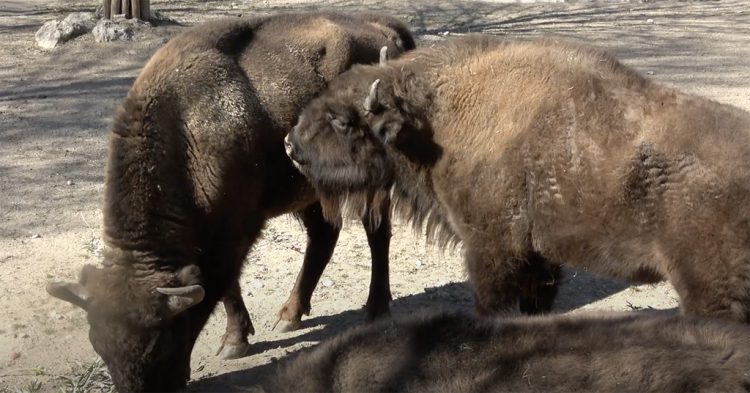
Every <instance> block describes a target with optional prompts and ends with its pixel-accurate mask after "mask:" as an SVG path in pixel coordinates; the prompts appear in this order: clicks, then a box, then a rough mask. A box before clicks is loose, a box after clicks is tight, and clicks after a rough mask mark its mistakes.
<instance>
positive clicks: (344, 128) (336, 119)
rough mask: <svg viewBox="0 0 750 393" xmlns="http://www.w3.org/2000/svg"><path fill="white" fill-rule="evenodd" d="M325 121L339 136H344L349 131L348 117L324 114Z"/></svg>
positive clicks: (330, 113)
mask: <svg viewBox="0 0 750 393" xmlns="http://www.w3.org/2000/svg"><path fill="white" fill-rule="evenodd" d="M326 121H327V122H328V123H329V124H331V127H333V129H334V131H336V133H337V134H339V135H346V134H347V133H348V131H349V117H348V116H346V115H342V114H339V113H332V112H328V113H326Z"/></svg>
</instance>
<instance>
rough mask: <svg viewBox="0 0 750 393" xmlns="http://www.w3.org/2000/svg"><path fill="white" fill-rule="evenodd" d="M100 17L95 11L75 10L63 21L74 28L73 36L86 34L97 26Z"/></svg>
mask: <svg viewBox="0 0 750 393" xmlns="http://www.w3.org/2000/svg"><path fill="white" fill-rule="evenodd" d="M98 19H99V18H97V17H96V15H95V14H94V13H93V12H73V13H71V14H70V15H68V16H67V17H66V18H65V19H64V20H63V22H65V23H67V24H69V25H70V26H71V27H72V28H73V38H75V37H78V36H81V35H84V34H86V33H88V32H90V31H91V29H93V28H94V26H96V21H97V20H98Z"/></svg>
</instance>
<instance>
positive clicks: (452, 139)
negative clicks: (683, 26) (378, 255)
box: [285, 35, 750, 322]
mask: <svg viewBox="0 0 750 393" xmlns="http://www.w3.org/2000/svg"><path fill="white" fill-rule="evenodd" d="M285 144H286V148H287V154H288V155H289V156H290V157H291V158H292V160H293V161H294V162H295V165H296V166H297V167H298V169H300V170H301V171H302V172H303V173H304V174H305V175H306V176H307V177H308V178H309V179H311V181H312V183H313V184H314V186H315V187H316V188H317V192H318V195H319V196H320V198H321V203H322V204H323V207H324V209H325V210H326V211H325V212H324V214H326V215H327V216H329V217H330V216H331V215H334V216H335V215H336V214H338V211H339V208H340V206H341V205H342V204H341V201H346V202H347V206H348V208H349V209H350V210H351V211H354V212H356V213H359V212H361V211H363V210H365V206H363V203H362V202H363V201H366V200H368V199H370V198H371V196H372V195H379V194H388V193H390V195H391V196H392V198H393V199H392V203H393V204H394V206H395V209H397V210H396V211H397V212H401V213H403V214H405V215H406V216H407V217H408V218H410V219H411V220H413V221H414V223H415V224H416V225H417V226H420V225H423V224H424V225H426V227H427V230H428V232H429V233H430V234H431V235H432V236H433V237H434V238H436V239H437V240H438V242H439V244H446V243H447V244H450V243H451V242H452V241H460V242H461V243H462V245H463V247H464V252H465V260H466V263H467V265H468V272H469V279H470V282H471V284H472V287H473V292H474V297H475V310H476V311H477V312H478V313H479V314H482V315H487V314H493V313H498V312H500V313H502V312H507V311H510V310H513V309H514V308H516V307H518V299H519V293H520V292H521V285H520V283H519V281H521V279H522V276H523V275H524V271H525V270H527V271H528V270H531V271H532V272H533V271H539V272H544V271H545V270H547V269H548V268H549V267H553V266H554V265H556V264H558V263H564V264H570V265H572V266H578V267H587V268H588V269H590V270H591V271H593V272H596V273H599V274H603V275H608V276H612V277H617V278H622V279H631V280H638V281H641V282H647V283H654V282H658V281H661V280H664V279H668V280H669V281H670V282H671V283H672V285H674V287H675V288H676V290H677V292H678V294H679V296H680V299H681V305H682V308H681V311H682V312H683V313H687V314H692V315H702V316H710V317H718V318H728V319H730V320H735V321H742V322H750V165H749V164H750V114H749V113H748V112H745V111H743V110H740V109H738V108H735V107H732V106H730V105H725V104H721V103H717V102H714V101H711V100H708V99H706V98H701V97H697V96H694V95H688V94H684V93H680V92H678V91H676V90H674V89H670V88H667V87H664V86H661V85H659V84H657V83H654V82H652V81H650V80H648V79H646V78H644V77H642V76H640V75H639V74H637V73H636V72H635V71H633V70H632V69H630V68H628V67H626V66H624V65H622V64H620V63H619V62H618V61H617V60H616V59H615V58H613V57H612V56H610V55H608V54H606V53H603V52H601V51H598V50H595V49H593V48H591V47H588V46H583V45H580V44H575V43H570V42H561V41H558V40H554V39H545V40H538V41H513V40H508V39H503V38H500V37H492V36H482V35H477V36H467V37H462V38H456V39H453V40H450V41H449V42H448V43H446V44H445V45H440V46H435V47H432V48H421V49H419V50H416V51H412V52H409V53H407V54H406V55H404V56H403V57H402V58H399V59H396V60H393V61H389V62H387V63H386V65H380V66H379V65H371V66H355V67H352V69H351V70H349V71H347V72H345V73H343V74H342V75H340V76H339V77H337V78H336V79H334V80H333V81H332V82H331V84H330V85H329V88H328V89H327V90H326V91H325V92H324V93H322V94H321V95H320V97H319V98H316V99H315V100H313V101H312V102H311V103H310V104H309V106H308V107H307V108H306V109H305V110H304V111H303V113H302V114H301V115H300V119H299V122H298V124H297V125H296V126H295V128H294V129H293V131H291V133H290V134H289V135H288V136H287V138H285ZM371 210H372V209H370V211H369V213H370V214H377V213H378V212H373V211H371ZM383 212H384V211H383ZM552 285H556V283H552ZM548 294H549V291H548Z"/></svg>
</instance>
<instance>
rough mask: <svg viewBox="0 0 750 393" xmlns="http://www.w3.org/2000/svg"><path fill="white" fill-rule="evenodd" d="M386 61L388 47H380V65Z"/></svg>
mask: <svg viewBox="0 0 750 393" xmlns="http://www.w3.org/2000/svg"><path fill="white" fill-rule="evenodd" d="M386 61H388V47H387V46H384V47H382V48H380V65H385V62H386Z"/></svg>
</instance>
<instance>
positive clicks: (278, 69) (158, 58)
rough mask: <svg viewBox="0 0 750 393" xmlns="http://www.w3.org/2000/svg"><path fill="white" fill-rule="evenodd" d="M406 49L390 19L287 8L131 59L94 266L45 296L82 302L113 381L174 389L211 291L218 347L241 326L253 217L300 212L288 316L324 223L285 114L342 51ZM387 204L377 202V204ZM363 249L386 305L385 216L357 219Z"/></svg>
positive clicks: (368, 57) (313, 271) (306, 293)
mask: <svg viewBox="0 0 750 393" xmlns="http://www.w3.org/2000/svg"><path fill="white" fill-rule="evenodd" d="M384 46H387V48H388V49H387V51H388V52H390V53H389V55H391V56H398V55H399V54H400V53H402V52H404V51H406V50H410V49H413V48H414V47H415V44H414V39H413V37H412V35H411V33H410V32H409V30H408V28H407V27H406V26H405V25H404V24H403V23H401V22H400V21H398V20H397V19H395V18H392V17H389V16H384V15H375V14H360V15H344V14H339V13H307V14H286V15H279V16H274V17H266V18H257V19H251V20H242V19H233V20H221V21H214V22H209V23H205V24H203V25H201V26H198V27H195V28H192V29H190V30H189V31H186V32H184V33H182V34H180V35H179V36H177V37H175V38H174V39H173V40H172V41H171V42H170V43H168V44H167V45H165V46H164V47H163V48H161V49H160V50H159V51H158V52H157V53H156V54H155V55H154V56H153V58H152V59H151V60H150V61H149V62H148V64H147V65H146V66H145V68H144V70H143V71H142V72H141V74H140V76H139V77H138V79H137V80H136V81H135V83H134V85H133V86H132V88H131V89H130V91H129V92H128V95H127V97H126V98H125V100H124V102H123V103H122V106H121V108H120V110H119V111H118V113H117V114H116V116H115V119H114V125H113V126H112V132H111V135H110V156H109V164H108V168H107V175H106V191H105V202H104V241H105V242H106V244H107V245H108V246H109V251H108V252H107V253H106V254H105V258H104V263H103V264H104V267H103V268H95V267H94V266H90V265H89V266H86V267H84V268H83V270H82V271H81V275H80V280H79V282H78V283H51V284H49V285H48V287H47V290H48V292H49V293H50V294H51V295H53V296H55V297H58V298H60V299H63V300H66V301H69V302H71V303H74V304H76V305H78V306H80V307H82V308H83V309H85V310H86V311H87V312H88V313H87V314H88V321H89V324H90V333H89V338H90V340H91V343H92V345H93V347H94V349H95V350H96V352H97V353H99V354H100V355H101V357H102V358H103V360H104V362H105V363H106V365H107V366H108V368H109V370H110V372H111V375H112V378H113V379H114V381H115V384H116V386H117V389H118V390H119V391H120V392H121V393H125V392H135V391H172V390H176V389H179V388H181V387H184V386H185V384H186V382H187V380H188V379H189V374H190V353H191V351H192V347H193V345H194V343H195V341H196V338H197V337H198V334H199V333H200V331H201V330H202V328H203V326H204V324H205V322H206V320H207V319H208V317H209V316H210V314H211V313H212V312H213V310H214V307H215V306H216V304H217V302H219V301H222V302H223V303H224V307H225V308H226V311H227V331H226V334H225V335H224V337H223V338H222V352H221V356H222V357H223V358H235V357H239V356H243V355H244V354H245V352H246V351H247V348H248V346H249V345H248V340H247V336H248V335H249V334H253V333H254V329H253V325H252V323H251V321H250V316H249V315H248V312H247V310H246V308H245V305H244V303H243V301H242V297H241V294H240V285H239V282H238V278H239V275H240V271H241V267H242V262H243V260H244V258H245V256H246V254H247V252H248V250H249V248H250V247H251V246H252V244H253V242H254V241H255V239H256V237H257V236H258V235H259V233H260V231H261V228H262V226H263V225H264V222H265V221H266V220H267V219H269V218H272V217H275V216H279V215H281V214H284V213H289V212H294V213H296V214H298V216H299V217H300V219H301V221H302V222H303V223H304V226H305V227H306V230H307V234H308V244H307V249H306V251H305V258H304V262H303V266H302V270H301V271H300V273H299V275H298V277H297V282H296V284H295V286H294V289H293V290H292V292H291V295H290V297H289V299H288V300H287V302H286V303H285V304H284V306H283V308H282V310H281V311H280V313H279V319H280V321H281V323H280V325H282V327H283V328H284V329H289V328H294V327H295V326H296V325H298V324H299V321H300V318H301V315H302V314H303V313H306V314H308V313H309V310H310V297H311V294H312V292H313V289H314V288H315V286H316V284H317V282H318V279H319V278H320V275H321V273H322V272H323V269H324V268H325V266H326V264H327V263H328V261H329V259H330V257H331V254H332V252H333V248H334V246H335V243H336V240H337V238H338V234H339V232H338V230H337V229H336V228H334V227H332V226H331V225H330V224H328V223H327V222H326V221H325V220H324V219H323V217H322V213H321V207H320V204H319V203H318V202H317V198H316V196H315V192H314V189H313V188H312V187H311V186H310V185H309V184H308V183H307V181H306V179H305V178H304V176H302V175H301V174H299V172H298V171H297V170H296V169H295V168H294V167H293V166H292V165H291V162H290V161H289V159H288V158H287V156H286V155H285V154H284V144H283V138H284V136H285V135H286V133H287V132H288V130H289V129H291V128H292V126H293V125H294V123H295V121H296V120H297V116H298V114H299V111H300V110H301V108H302V107H303V105H304V104H305V103H306V102H307V101H309V100H310V99H311V98H313V97H315V96H316V95H317V94H318V93H319V92H320V91H322V90H323V89H324V88H325V87H326V85H327V83H328V81H329V80H331V79H332V78H333V77H334V76H335V75H337V74H339V73H341V72H342V71H344V70H346V69H348V68H349V67H350V66H351V65H352V64H355V63H373V62H377V61H378V59H379V58H380V56H381V54H380V52H381V48H382V47H384ZM380 202H381V203H382V204H383V206H381V208H385V207H387V204H388V201H386V200H384V201H380ZM364 223H365V225H366V227H367V229H368V235H367V236H368V241H369V244H370V247H371V250H372V256H373V269H372V271H373V276H372V282H371V288H370V294H369V298H368V300H367V305H366V314H367V315H368V317H370V318H375V317H377V316H379V315H382V314H387V313H388V301H389V299H390V290H389V284H388V248H389V242H390V235H391V234H390V223H389V221H388V218H387V217H383V218H382V221H380V222H376V221H373V220H368V219H365V220H364Z"/></svg>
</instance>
